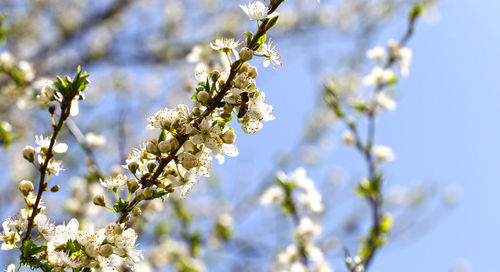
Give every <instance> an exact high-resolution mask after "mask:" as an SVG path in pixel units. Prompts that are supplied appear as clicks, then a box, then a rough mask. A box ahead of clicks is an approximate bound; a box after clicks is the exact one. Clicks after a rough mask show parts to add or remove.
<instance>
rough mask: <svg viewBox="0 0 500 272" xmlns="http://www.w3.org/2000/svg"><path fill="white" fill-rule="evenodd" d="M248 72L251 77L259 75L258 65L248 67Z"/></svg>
mask: <svg viewBox="0 0 500 272" xmlns="http://www.w3.org/2000/svg"><path fill="white" fill-rule="evenodd" d="M247 74H248V76H249V77H251V78H256V77H257V67H255V66H250V67H248V72H247Z"/></svg>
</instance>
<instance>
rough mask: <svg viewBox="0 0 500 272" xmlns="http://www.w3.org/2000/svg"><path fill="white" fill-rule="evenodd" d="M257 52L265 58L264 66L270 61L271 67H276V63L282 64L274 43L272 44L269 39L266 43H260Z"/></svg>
mask: <svg viewBox="0 0 500 272" xmlns="http://www.w3.org/2000/svg"><path fill="white" fill-rule="evenodd" d="M257 54H258V55H261V56H263V57H264V58H265V59H264V67H268V66H269V64H271V63H272V64H273V68H276V65H279V66H281V65H282V63H281V61H279V60H280V59H281V56H280V55H279V51H278V49H276V45H274V44H273V41H272V40H271V39H269V40H268V42H267V43H263V44H262V46H261V49H260V50H259V51H258V52H257Z"/></svg>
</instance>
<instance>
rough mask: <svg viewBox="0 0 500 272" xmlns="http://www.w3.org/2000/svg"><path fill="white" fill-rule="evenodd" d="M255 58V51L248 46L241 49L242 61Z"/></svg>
mask: <svg viewBox="0 0 500 272" xmlns="http://www.w3.org/2000/svg"><path fill="white" fill-rule="evenodd" d="M252 58H253V51H252V50H251V49H250V48H248V47H243V48H241V50H240V59H241V60H242V61H249V60H251V59H252Z"/></svg>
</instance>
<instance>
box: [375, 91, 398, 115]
mask: <svg viewBox="0 0 500 272" xmlns="http://www.w3.org/2000/svg"><path fill="white" fill-rule="evenodd" d="M373 100H374V101H375V103H376V104H377V106H379V107H381V108H383V109H385V110H388V111H393V110H395V109H396V102H395V101H394V99H392V98H391V97H389V96H388V95H387V94H385V93H384V92H379V93H377V94H376V95H375V97H374V98H373Z"/></svg>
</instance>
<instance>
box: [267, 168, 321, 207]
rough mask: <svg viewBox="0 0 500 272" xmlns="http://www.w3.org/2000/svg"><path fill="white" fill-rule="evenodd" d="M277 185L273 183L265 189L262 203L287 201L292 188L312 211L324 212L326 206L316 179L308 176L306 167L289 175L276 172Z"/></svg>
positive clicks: (297, 196)
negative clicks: (316, 184) (315, 181)
mask: <svg viewBox="0 0 500 272" xmlns="http://www.w3.org/2000/svg"><path fill="white" fill-rule="evenodd" d="M276 180H277V185H273V186H271V187H269V188H267V189H266V191H264V193H263V194H262V195H261V197H260V203H261V204H262V205H271V204H282V203H286V198H287V197H288V196H287V194H289V193H290V192H289V191H290V190H291V189H298V190H296V199H297V201H298V203H300V204H301V205H303V207H305V208H307V209H308V210H309V211H311V212H322V211H323V209H324V207H323V203H322V201H321V194H320V193H319V192H318V190H317V189H316V186H315V185H314V181H313V180H311V179H310V178H308V177H307V175H306V170H305V169H304V168H298V169H297V170H295V171H294V172H292V173H290V174H289V175H287V174H285V173H284V172H278V173H277V174H276Z"/></svg>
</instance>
